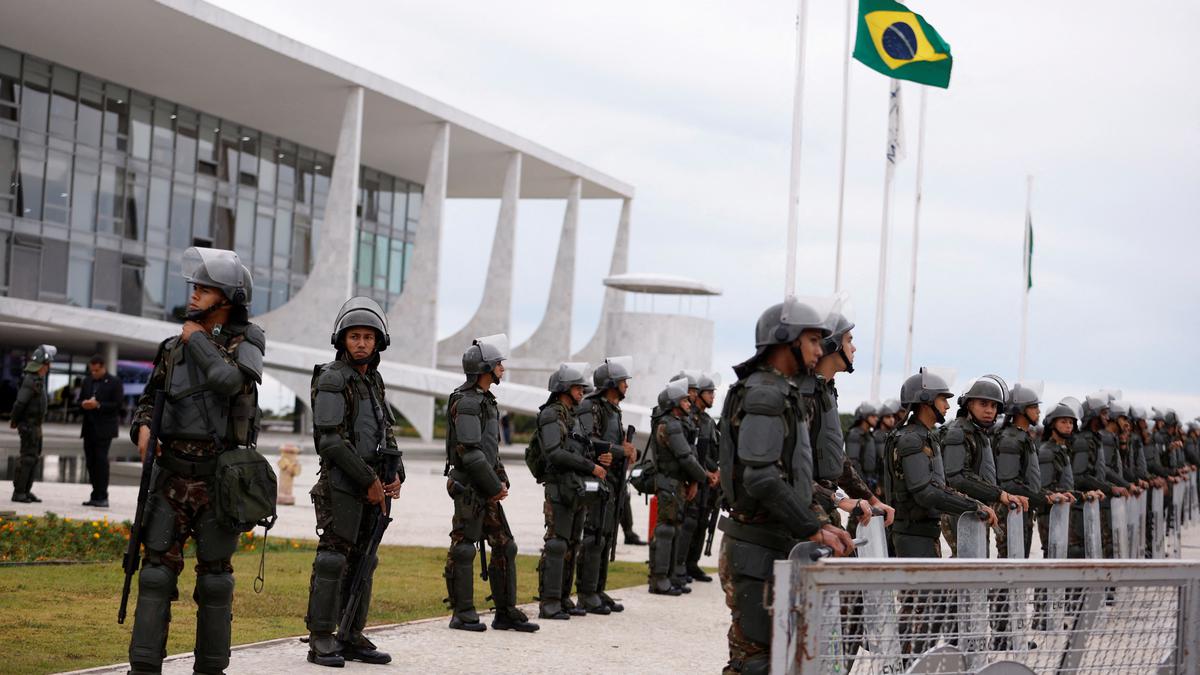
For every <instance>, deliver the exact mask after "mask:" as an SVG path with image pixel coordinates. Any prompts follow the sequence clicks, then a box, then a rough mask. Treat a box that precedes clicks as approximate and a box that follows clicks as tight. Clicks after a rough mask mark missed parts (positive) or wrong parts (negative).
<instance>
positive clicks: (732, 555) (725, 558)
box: [718, 533, 787, 675]
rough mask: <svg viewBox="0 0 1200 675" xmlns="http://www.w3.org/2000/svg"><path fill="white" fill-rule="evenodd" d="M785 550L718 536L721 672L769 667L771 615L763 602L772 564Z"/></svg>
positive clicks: (768, 590)
mask: <svg viewBox="0 0 1200 675" xmlns="http://www.w3.org/2000/svg"><path fill="white" fill-rule="evenodd" d="M786 557H787V552H784V551H773V550H771V549H768V548H764V547H762V546H757V545H755V544H751V543H749V542H745V541H741V540H739V539H736V538H734V537H731V536H729V534H728V533H726V535H725V536H723V537H721V552H720V557H719V558H718V569H719V575H720V579H721V590H723V591H724V592H725V605H726V606H727V607H729V614H730V619H731V620H730V624H729V633H728V639H729V662H728V663H727V664H726V665H725V668H724V670H723V671H722V672H724V673H756V674H757V673H762V674H763V675H766V673H767V672H768V671H769V670H770V656H771V617H770V614H769V613H768V612H767V607H766V605H765V603H766V599H767V598H769V597H771V595H772V593H773V592H774V590H773V586H774V583H773V578H772V567H771V565H773V564H774V561H775V560H782V559H784V558H786Z"/></svg>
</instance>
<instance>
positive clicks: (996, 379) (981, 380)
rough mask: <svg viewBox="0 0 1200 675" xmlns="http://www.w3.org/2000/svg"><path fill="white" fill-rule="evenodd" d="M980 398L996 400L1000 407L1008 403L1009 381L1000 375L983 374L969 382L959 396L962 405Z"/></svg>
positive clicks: (959, 402)
mask: <svg viewBox="0 0 1200 675" xmlns="http://www.w3.org/2000/svg"><path fill="white" fill-rule="evenodd" d="M973 398H978V399H982V400H984V401H994V402H995V403H996V406H997V408H998V409H1003V408H1004V406H1005V405H1007V404H1008V383H1006V382H1005V381H1004V379H1003V378H1001V377H1000V376H999V375H983V376H980V377H977V378H975V379H973V380H971V381H970V382H968V383H967V387H966V389H964V390H963V393H962V394H961V395H960V396H959V397H958V404H959V405H960V406H964V405H966V403H967V401H969V400H971V399H973Z"/></svg>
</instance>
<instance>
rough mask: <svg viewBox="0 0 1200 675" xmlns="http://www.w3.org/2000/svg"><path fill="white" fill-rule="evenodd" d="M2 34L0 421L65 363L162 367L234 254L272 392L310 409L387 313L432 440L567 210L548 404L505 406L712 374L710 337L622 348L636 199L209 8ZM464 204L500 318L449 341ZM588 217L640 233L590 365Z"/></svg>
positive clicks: (33, 25)
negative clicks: (372, 313)
mask: <svg viewBox="0 0 1200 675" xmlns="http://www.w3.org/2000/svg"><path fill="white" fill-rule="evenodd" d="M0 16H2V17H3V20H0V175H2V176H4V177H5V178H6V179H7V181H6V182H7V186H6V187H4V188H3V189H0V253H2V255H0V296H2V297H0V354H3V370H2V373H0V380H2V385H3V386H2V387H0V411H3V410H7V408H8V406H9V405H10V404H11V397H12V394H13V392H14V391H15V382H16V379H15V378H17V377H18V376H19V368H20V366H21V365H22V364H23V361H24V358H25V356H26V355H27V354H28V353H29V351H30V350H31V349H32V348H33V347H35V346H36V345H38V344H41V343H43V342H46V343H53V344H56V345H58V347H59V348H60V350H61V352H62V354H63V356H62V358H60V359H59V362H58V363H57V364H56V366H55V372H56V373H57V374H58V376H59V378H60V380H61V379H62V378H63V376H64V375H65V376H67V377H71V376H74V375H82V373H83V372H84V364H85V363H86V360H87V358H88V357H89V356H90V355H91V354H92V353H94V352H97V351H99V352H101V353H103V354H104V355H105V356H106V358H107V359H108V360H109V361H110V368H112V367H113V364H115V362H116V361H117V360H118V359H120V360H121V361H122V363H126V362H130V361H145V360H148V359H149V358H150V357H151V356H152V355H153V353H154V350H155V347H156V346H157V344H158V342H159V341H161V340H162V339H164V338H165V337H168V336H170V335H172V334H175V333H176V332H177V331H178V322H179V320H180V319H179V316H180V311H181V308H182V307H183V306H184V305H185V304H186V301H187V288H186V285H185V283H184V281H183V279H182V278H181V277H180V275H179V261H180V258H181V255H182V253H183V251H184V250H185V249H186V248H188V247H189V246H212V247H218V248H231V249H233V250H235V251H237V252H238V254H239V255H240V257H241V258H242V261H243V262H244V263H245V264H246V265H247V266H248V267H249V268H250V269H251V271H252V274H253V277H254V282H255V288H254V293H253V299H252V307H251V314H252V315H253V316H254V320H255V321H256V322H258V323H261V324H262V325H264V327H266V329H267V334H268V340H269V344H268V350H267V352H268V353H267V364H266V365H267V372H268V374H270V375H271V376H273V377H275V378H276V379H278V380H279V381H281V382H282V383H283V384H284V385H286V386H287V387H289V388H290V389H292V390H293V391H295V392H298V393H300V396H302V397H306V392H307V390H308V378H309V375H310V373H311V368H312V364H313V363H316V362H319V361H323V360H328V358H329V357H330V354H331V352H330V350H329V332H328V324H329V323H330V322H331V320H332V317H333V316H334V314H335V312H336V311H337V309H338V307H339V306H340V305H341V303H342V302H343V301H344V300H345V299H346V298H347V297H349V296H350V295H353V294H363V295H369V296H371V297H373V298H375V299H376V300H378V301H379V302H380V303H381V304H382V305H383V306H384V307H385V308H386V309H387V310H388V313H389V319H390V321H391V324H392V333H393V346H392V348H391V349H389V350H388V351H387V352H386V353H385V354H384V357H385V361H384V364H383V367H382V371H383V373H384V377H385V379H386V380H387V381H388V383H389V386H390V387H391V388H392V389H393V391H394V393H393V394H391V395H390V397H389V400H390V402H391V403H392V404H393V405H394V406H396V407H397V408H398V409H399V410H400V412H401V413H403V414H404V415H405V417H406V418H408V420H409V421H410V422H411V423H412V424H413V425H414V427H415V428H416V429H417V430H418V432H419V433H421V435H423V436H425V437H429V435H430V434H431V433H432V419H433V398H432V396H431V395H432V394H434V393H440V394H441V395H444V393H445V392H448V391H449V390H450V389H452V388H453V387H454V386H456V385H457V384H458V383H460V382H461V378H460V377H458V376H457V375H455V374H453V373H452V372H447V371H450V370H453V369H454V368H456V367H457V361H458V357H459V355H461V353H462V350H463V348H464V347H465V346H466V345H467V344H469V342H470V339H471V338H472V337H475V336H478V335H484V334H489V333H495V332H501V331H504V332H509V331H510V329H511V323H512V322H511V305H512V297H511V294H512V273H513V271H512V269H511V265H510V264H509V262H510V261H511V260H512V248H513V240H514V232H515V228H516V224H517V212H518V209H517V205H518V203H519V201H520V200H522V199H555V200H562V201H563V202H564V204H565V207H564V217H563V224H562V231H561V233H560V242H559V251H558V256H557V257H556V259H555V267H554V271H553V281H552V284H551V288H550V289H549V299H548V302H547V311H546V316H545V318H544V319H543V320H542V322H541V325H540V326H539V327H538V328H537V329H536V330H535V332H534V334H533V335H532V336H530V337H529V339H528V340H527V341H525V342H524V343H523V344H519V345H517V346H515V347H514V349H513V359H512V362H511V365H512V366H513V368H512V370H513V371H514V381H515V382H517V383H522V384H525V385H533V386H506V387H505V388H504V392H503V393H502V398H501V403H502V404H503V405H506V406H507V407H509V408H511V409H513V410H517V411H529V410H535V409H536V407H537V405H538V404H540V403H541V402H542V401H543V400H544V398H545V391H544V388H543V387H544V382H545V376H546V375H547V374H548V373H549V371H550V369H551V368H552V367H554V366H555V365H556V364H557V363H558V362H560V361H563V360H568V359H577V360H585V361H591V362H592V363H593V364H594V363H595V362H596V361H598V360H599V359H601V358H603V356H604V355H605V354H606V353H609V354H611V353H619V352H620V351H621V347H624V346H628V347H631V348H632V347H636V346H639V345H640V346H643V347H644V346H647V345H662V350H661V351H662V353H660V354H658V355H654V354H646V355H641V356H645V357H646V358H644V359H642V360H643V365H642V367H639V368H638V371H639V372H644V373H646V374H647V375H649V374H650V373H651V372H653V373H654V376H655V377H656V378H657V377H665V374H666V373H667V371H669V370H671V369H672V368H676V369H677V368H678V367H682V366H684V365H687V366H692V367H694V366H697V365H701V366H706V365H708V364H709V362H710V360H711V350H712V326H711V323H710V322H709V321H707V319H703V318H700V317H695V316H687V315H684V314H677V315H661V316H659V315H655V316H656V317H657V319H656V320H655V321H654V322H652V324H651V325H654V326H657V327H658V328H650V329H648V330H649V331H650V332H651V333H654V332H662V331H665V333H664V334H663V335H662V336H658V337H657V338H655V337H654V336H651V338H652V339H647V336H646V330H647V329H644V328H639V329H637V330H635V331H634V332H636V333H637V335H638V337H637V338H636V339H635V340H634V342H636V343H637V344H636V345H635V344H632V343H630V344H628V345H626V344H621V342H623V339H618V338H617V337H616V336H618V335H626V336H627V337H628V336H630V330H628V326H643V325H645V324H646V317H645V315H644V313H641V314H643V316H641V318H640V319H639V318H637V317H635V316H634V315H636V314H639V313H637V312H628V311H626V305H627V304H628V303H627V302H626V301H627V300H628V299H629V298H627V297H626V295H627V294H628V293H629V292H630V291H629V288H630V287H628V286H623V285H622V284H621V283H620V280H621V279H622V275H625V274H626V273H627V272H628V270H627V269H626V263H627V257H628V240H629V229H630V213H631V201H632V199H633V196H634V190H633V188H632V187H631V186H629V185H626V184H625V183H623V182H621V181H620V180H618V179H616V178H613V177H611V176H608V175H605V174H603V173H601V172H599V171H596V170H595V169H592V168H590V167H587V166H585V165H584V164H582V163H580V162H578V161H576V160H573V159H570V158H567V157H564V156H562V155H560V154H558V153H556V152H554V151H552V150H550V149H548V148H545V147H543V146H541V145H538V144H536V143H534V142H532V141H529V140H526V139H524V138H521V137H519V136H516V135H515V134H513V133H511V132H508V131H506V130H504V129H501V128H498V127H496V126H494V125H492V124H490V123H488V122H486V121H485V120H482V119H479V118H477V117H474V116H472V115H470V114H468V113H465V112H463V111H460V110H456V109H454V108H451V107H449V106H447V105H445V104H443V103H441V102H439V101H436V100H434V99H431V98H429V97H428V96H425V95H424V94H422V93H420V92H417V91H414V90H412V89H410V88H408V87H405V86H403V85H402V84H399V83H396V82H393V81H390V80H387V79H385V78H383V77H381V76H378V75H376V74H374V73H372V72H370V71H368V70H365V69H363V68H361V67H359V66H357V65H354V64H351V63H347V62H345V61H342V60H340V59H337V58H335V57H332V56H330V55H327V54H324V53H322V52H319V51H317V50H315V49H313V48H311V47H309V46H307V45H304V44H301V43H299V42H297V41H295V40H292V39H290V38H287V37H285V36H282V35H279V34H277V33H274V32H272V31H270V30H268V29H266V28H264V27H262V26H260V25H257V24H254V23H252V22H250V21H247V20H245V19H242V18H240V17H238V16H237V15H234V14H231V13H229V12H227V11H225V10H222V9H219V8H217V7H214V6H212V5H209V4H206V3H204V2H201V1H199V0H106V1H105V2H78V1H76V0H41V1H39V2H29V1H23V0H0ZM581 131H582V130H581ZM456 198H464V199H473V198H488V199H499V200H500V203H501V208H500V212H499V217H498V219H497V223H496V232H495V236H494V241H493V243H492V251H493V255H492V262H491V268H490V269H489V270H488V273H487V286H486V289H485V291H484V297H483V299H482V300H481V303H480V309H479V311H478V312H477V314H476V315H475V316H474V317H473V318H472V319H471V320H470V321H469V322H468V324H467V325H466V326H463V327H462V329H461V330H459V331H457V332H456V333H455V334H454V335H452V336H450V337H448V338H444V339H442V340H440V341H439V340H438V339H437V328H436V308H437V296H438V288H437V276H438V266H439V249H440V244H441V237H442V218H443V210H444V204H445V201H446V200H447V199H456ZM582 199H607V200H619V201H620V202H622V209H621V216H620V222H619V223H618V224H617V238H616V242H615V245H614V249H613V258H612V262H611V265H610V271H611V275H612V276H610V278H609V279H608V280H606V282H607V283H608V287H607V289H606V291H605V293H606V295H605V300H604V308H603V316H601V318H600V323H599V328H598V330H597V333H596V335H595V336H594V337H593V338H592V339H591V340H590V341H589V342H588V343H587V346H586V347H584V349H583V350H582V351H580V352H578V353H574V354H573V353H571V349H570V317H571V312H572V297H571V295H572V290H571V289H572V287H573V283H574V257H575V242H576V228H577V225H578V213H579V203H580V200H582ZM597 282H599V280H597ZM643 286H644V284H643ZM651 286H653V284H651ZM685 286H686V284H685ZM673 287H679V285H678V284H675V286H673ZM622 289H625V290H622ZM637 290H641V291H643V292H656V291H655V290H653V289H647V288H640V289H637ZM710 290H712V289H706V291H705V293H707V292H708V291H710ZM660 291H661V289H660ZM681 292H683V293H693V292H694V290H691V291H689V290H684V291H681ZM702 294H703V293H702ZM628 321H634V322H635V323H632V324H628V325H626V324H627V323H628ZM622 322H625V323H622ZM623 326H624V328H623ZM671 335H678V336H679V343H677V344H672V342H673V340H672V338H671V337H670V336H671ZM660 338H665V339H660ZM668 352H669V353H668ZM438 366H441V367H442V368H443V370H438V369H437V368H438ZM654 391H655V392H657V387H656V388H655V390H654ZM645 393H647V394H650V393H651V392H649V391H647V392H645ZM640 398H642V397H640ZM644 400H645V401H646V402H647V403H648V402H649V401H650V400H651V399H650V398H649V397H648V396H647V397H644ZM635 408H636V406H635ZM638 410H639V409H635V410H631V413H632V414H634V415H638V414H640V413H639V412H638Z"/></svg>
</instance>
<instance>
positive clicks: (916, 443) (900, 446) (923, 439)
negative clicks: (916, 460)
mask: <svg viewBox="0 0 1200 675" xmlns="http://www.w3.org/2000/svg"><path fill="white" fill-rule="evenodd" d="M928 445H929V436H928V434H923V433H921V432H919V431H901V432H900V433H898V434H896V454H897V455H900V456H901V457H905V456H908V455H911V454H913V453H914V452H920V451H921V450H923V449H924V448H925V447H926V446H928Z"/></svg>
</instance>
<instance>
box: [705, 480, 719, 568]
mask: <svg viewBox="0 0 1200 675" xmlns="http://www.w3.org/2000/svg"><path fill="white" fill-rule="evenodd" d="M714 489H716V490H717V498H716V499H714V500H713V505H712V513H710V514H709V515H708V525H707V526H705V529H706V530H708V536H707V537H706V538H705V540H704V555H712V545H713V537H715V536H716V535H717V520H718V519H720V517H721V495H720V488H714Z"/></svg>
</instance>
